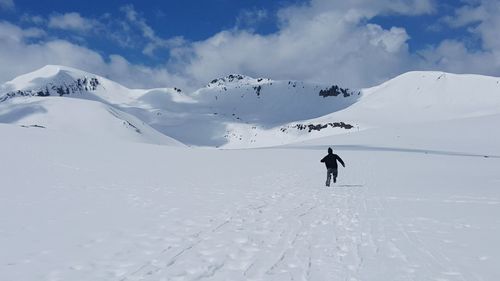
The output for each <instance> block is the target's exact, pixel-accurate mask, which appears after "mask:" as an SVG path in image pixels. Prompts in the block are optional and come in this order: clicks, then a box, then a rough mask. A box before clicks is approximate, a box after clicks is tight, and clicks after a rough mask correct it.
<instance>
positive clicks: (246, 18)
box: [236, 9, 269, 28]
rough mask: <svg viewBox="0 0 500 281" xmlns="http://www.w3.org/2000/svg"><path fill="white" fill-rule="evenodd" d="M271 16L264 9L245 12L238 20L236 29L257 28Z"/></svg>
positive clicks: (241, 13) (242, 12)
mask: <svg viewBox="0 0 500 281" xmlns="http://www.w3.org/2000/svg"><path fill="white" fill-rule="evenodd" d="M268 17H269V14H268V12H267V11H266V10H264V9H255V10H243V11H241V12H240V14H239V15H238V17H237V18H236V27H238V28H255V27H256V26H257V25H259V24H260V23H261V22H262V21H264V20H266V19H267V18H268Z"/></svg>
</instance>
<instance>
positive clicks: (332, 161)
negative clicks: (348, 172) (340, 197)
mask: <svg viewBox="0 0 500 281" xmlns="http://www.w3.org/2000/svg"><path fill="white" fill-rule="evenodd" d="M337 161H339V162H340V164H342V166H343V167H344V168H345V164H344V161H343V160H342V158H340V157H339V156H338V155H337V154H333V150H332V148H331V147H329V148H328V155H326V156H325V157H323V159H321V162H322V163H325V166H326V186H330V181H331V179H332V176H333V183H336V182H337V175H338V165H337Z"/></svg>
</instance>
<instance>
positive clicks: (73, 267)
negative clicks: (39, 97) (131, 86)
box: [0, 116, 500, 281]
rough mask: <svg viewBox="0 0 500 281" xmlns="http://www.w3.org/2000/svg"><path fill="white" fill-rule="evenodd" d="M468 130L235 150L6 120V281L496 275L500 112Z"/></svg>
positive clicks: (2, 276)
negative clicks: (336, 165)
mask: <svg viewBox="0 0 500 281" xmlns="http://www.w3.org/2000/svg"><path fill="white" fill-rule="evenodd" d="M473 121H474V120H465V121H464V122H465V123H463V122H461V121H456V122H453V123H452V124H449V126H446V128H449V129H447V131H445V132H446V133H444V134H443V135H444V136H443V137H439V135H436V133H438V132H440V130H439V129H440V128H441V127H440V126H439V124H438V123H436V124H435V126H430V125H429V126H425V125H419V126H414V127H413V128H412V129H409V128H408V127H406V126H403V127H402V128H398V127H394V128H383V129H372V130H366V131H364V132H359V133H352V134H349V135H344V136H341V137H340V136H331V137H327V138H323V139H318V140H315V141H310V142H306V143H301V144H294V145H293V147H292V146H290V147H281V148H265V149H241V150H216V149H202V148H185V147H172V146H162V145H152V144H144V143H131V142H117V141H114V140H111V139H103V140H98V139H95V138H92V137H88V138H86V137H84V136H75V135H70V134H65V133H64V132H59V131H51V130H48V129H43V128H36V127H31V128H22V127H19V126H14V125H0V136H1V137H0V156H1V161H0V171H2V177H1V180H0V186H1V188H0V280H6V281H18V280H23V281H31V280H33V281H34V280H36V281H39V280H47V281H48V280H51V281H55V280H82V281H83V280H93V281H97V280H116V281H118V280H127V281H128V280H370V281H371V280H375V281H377V280H381V281H387V280H398V281H400V280H467V281H469V280H478V281H479V280H488V281H489V280H500V271H498V262H499V260H500V243H499V240H498V237H500V217H499V216H498V214H500V173H499V171H500V151H499V149H498V146H499V145H498V143H499V142H495V140H498V133H495V132H488V131H485V130H486V129H488V128H490V127H491V126H493V125H491V124H495V122H497V121H498V118H497V117H495V116H491V117H482V119H481V121H482V123H479V124H489V125H484V127H482V128H484V129H485V130H482V129H481V127H480V128H477V129H475V131H473V132H474V133H481V132H482V134H481V135H480V136H481V137H477V138H474V137H473V136H470V135H471V134H472V133H471V134H467V132H465V131H464V130H463V129H462V130H461V129H460V128H468V127H467V126H465V125H464V126H463V127H461V125H463V124H476V123H474V122H473ZM443 122H451V121H443ZM467 122H469V123H467ZM496 124H498V123H496ZM454 128H456V129H454ZM462 135H465V137H464V138H461V136H462ZM487 135H489V136H491V138H492V139H491V140H486V137H485V136H487ZM381 136H387V137H381ZM414 136H418V138H415V137H414ZM377 137H378V139H377ZM478 139H479V140H478ZM372 140H373V141H372ZM450 140H455V141H454V142H451V143H450ZM474 141H476V142H475V143H474ZM349 144H352V145H351V146H350V145H349ZM328 145H333V147H334V149H335V150H336V152H337V153H338V154H339V155H340V156H341V157H342V158H343V159H344V160H345V162H346V164H347V167H346V168H345V169H342V168H341V169H340V177H339V182H338V183H337V184H336V185H335V186H334V187H332V188H326V187H324V186H323V185H324V180H325V168H324V167H323V165H322V163H320V162H319V159H321V157H323V156H324V155H325V154H326V148H327V146H328ZM336 145H337V146H336ZM485 156H487V157H485Z"/></svg>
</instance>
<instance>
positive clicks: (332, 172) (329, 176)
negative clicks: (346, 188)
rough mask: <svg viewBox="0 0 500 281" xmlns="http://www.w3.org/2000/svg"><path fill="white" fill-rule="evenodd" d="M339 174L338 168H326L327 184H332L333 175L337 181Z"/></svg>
mask: <svg viewBox="0 0 500 281" xmlns="http://www.w3.org/2000/svg"><path fill="white" fill-rule="evenodd" d="M337 175H338V170H337V169H332V168H329V169H326V186H330V180H331V179H332V176H333V182H334V183H336V182H337Z"/></svg>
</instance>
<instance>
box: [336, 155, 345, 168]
mask: <svg viewBox="0 0 500 281" xmlns="http://www.w3.org/2000/svg"><path fill="white" fill-rule="evenodd" d="M337 160H339V162H340V164H342V166H343V167H344V168H345V164H344V161H342V158H340V156H338V155H337Z"/></svg>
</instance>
